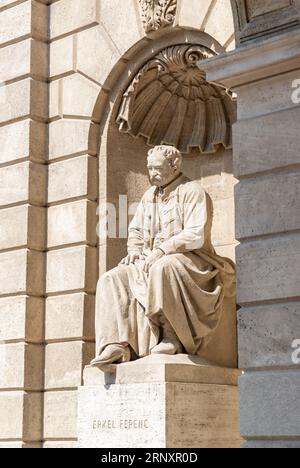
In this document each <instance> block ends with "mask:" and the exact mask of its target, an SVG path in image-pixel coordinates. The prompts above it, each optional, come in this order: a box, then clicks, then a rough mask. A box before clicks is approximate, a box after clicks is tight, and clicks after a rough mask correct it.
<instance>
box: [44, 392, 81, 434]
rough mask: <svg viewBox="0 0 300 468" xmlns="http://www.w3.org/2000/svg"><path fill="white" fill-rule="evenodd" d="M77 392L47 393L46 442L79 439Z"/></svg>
mask: <svg viewBox="0 0 300 468" xmlns="http://www.w3.org/2000/svg"><path fill="white" fill-rule="evenodd" d="M76 423H77V391H72V390H71V391H70V390H67V391H60V392H55V391H54V392H46V393H45V396H44V440H46V442H48V441H47V439H54V440H55V439H76V438H77V426H76Z"/></svg>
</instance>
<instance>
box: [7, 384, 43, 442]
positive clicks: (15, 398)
mask: <svg viewBox="0 0 300 468" xmlns="http://www.w3.org/2000/svg"><path fill="white" fill-rule="evenodd" d="M42 398H43V397H42V394H41V393H25V392H21V391H18V392H0V414H1V419H0V440H3V439H4V440H9V439H12V440H16V439H20V440H23V441H25V442H26V441H27V442H30V441H40V440H41V437H42V419H41V414H42Z"/></svg>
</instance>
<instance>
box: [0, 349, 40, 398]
mask: <svg viewBox="0 0 300 468" xmlns="http://www.w3.org/2000/svg"><path fill="white" fill-rule="evenodd" d="M0 356H1V358H0V360H1V372H0V388H1V389H2V390H3V389H7V390H8V389H24V390H25V391H33V390H34V391H38V390H42V388H43V365H44V354H43V347H42V346H40V345H33V344H23V343H12V344H0Z"/></svg>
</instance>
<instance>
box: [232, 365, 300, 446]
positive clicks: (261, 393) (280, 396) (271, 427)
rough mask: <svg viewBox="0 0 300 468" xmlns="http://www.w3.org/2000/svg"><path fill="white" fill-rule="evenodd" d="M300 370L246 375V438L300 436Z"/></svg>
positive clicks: (243, 418) (243, 401)
mask: <svg viewBox="0 0 300 468" xmlns="http://www.w3.org/2000/svg"><path fill="white" fill-rule="evenodd" d="M299 385H300V372H299V370H294V371H293V370H286V371H274V372H270V371H269V372H247V373H246V374H245V375H243V376H242V377H241V378H240V397H241V408H240V414H241V433H242V435H243V436H245V437H246V438H250V439H252V438H278V439H281V438H294V437H298V438H299V436H300V406H299Z"/></svg>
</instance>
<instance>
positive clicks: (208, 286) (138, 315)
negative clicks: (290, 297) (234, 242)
mask: <svg viewBox="0 0 300 468" xmlns="http://www.w3.org/2000/svg"><path fill="white" fill-rule="evenodd" d="M181 168H182V155H181V153H180V152H179V151H178V150H177V149H175V148H173V147H171V146H158V147H155V148H154V149H151V150H150V151H149V153H148V171H149V176H150V181H151V184H152V187H151V188H150V189H149V190H147V191H146V193H145V194H144V196H143V198H142V200H141V202H140V204H139V206H138V208H137V212H136V214H135V216H134V218H133V220H132V222H131V224H130V226H129V237H128V255H127V257H126V258H125V259H123V260H122V261H121V263H120V264H119V266H117V267H116V268H115V269H113V270H111V271H109V272H107V273H105V274H104V275H103V276H102V277H101V278H100V279H99V282H98V287H97V299H96V358H95V359H94V360H93V361H92V362H91V364H92V365H95V366H98V367H103V366H106V365H108V364H112V363H115V364H117V363H123V362H128V361H131V360H135V359H138V358H141V357H145V356H148V355H150V354H168V355H170V354H171V355H173V354H178V353H185V354H189V355H193V356H195V355H200V354H201V350H202V349H203V348H204V347H205V346H206V343H207V342H208V340H209V339H210V337H211V336H212V335H213V333H214V331H215V330H216V328H217V327H218V324H219V322H220V320H221V316H222V313H223V310H225V308H224V302H225V299H226V297H231V298H232V296H233V295H234V294H235V268H234V264H233V263H232V262H231V261H230V260H229V259H226V258H222V257H220V256H218V255H217V254H216V253H215V250H214V248H213V246H212V243H211V226H212V204H211V200H210V198H209V196H208V195H207V193H206V192H205V191H204V189H203V188H202V186H201V183H200V182H199V181H191V180H190V179H189V178H188V177H186V176H185V175H184V174H183V173H182V172H181Z"/></svg>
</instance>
